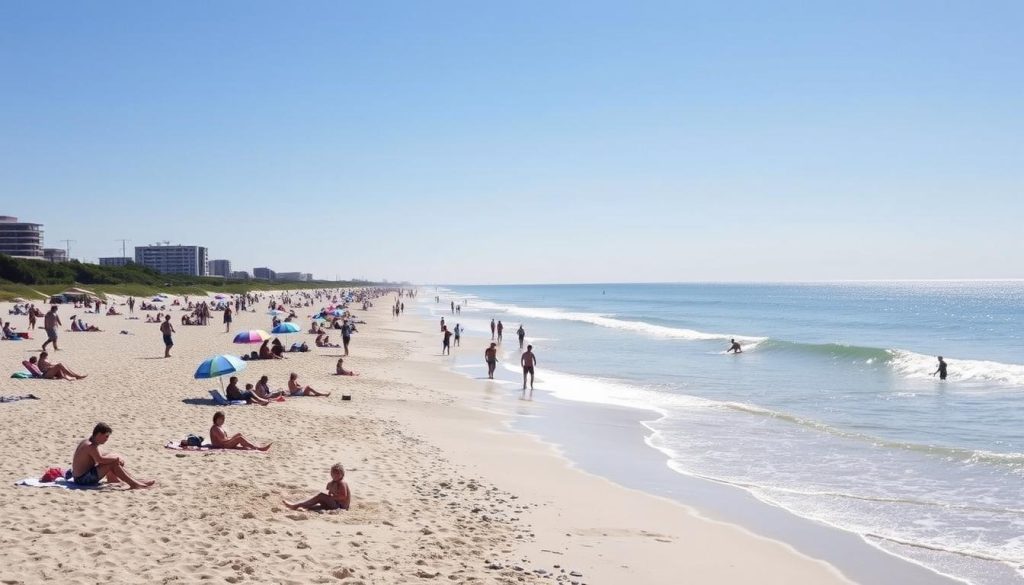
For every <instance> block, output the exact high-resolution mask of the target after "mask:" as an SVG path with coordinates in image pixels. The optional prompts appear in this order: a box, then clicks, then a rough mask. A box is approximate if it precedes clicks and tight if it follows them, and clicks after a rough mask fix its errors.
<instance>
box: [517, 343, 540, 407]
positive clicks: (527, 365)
mask: <svg viewBox="0 0 1024 585" xmlns="http://www.w3.org/2000/svg"><path fill="white" fill-rule="evenodd" d="M519 363H520V364H522V366H523V398H526V374H530V398H531V399H532V398H533V368H534V366H536V365H537V356H535V355H533V346H532V345H527V346H526V351H525V352H524V353H523V357H521V358H519Z"/></svg>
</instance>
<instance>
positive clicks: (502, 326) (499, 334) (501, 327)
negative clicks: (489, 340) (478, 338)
mask: <svg viewBox="0 0 1024 585" xmlns="http://www.w3.org/2000/svg"><path fill="white" fill-rule="evenodd" d="M504 330H505V326H504V325H502V324H501V320H498V343H501V332H502V331H504Z"/></svg>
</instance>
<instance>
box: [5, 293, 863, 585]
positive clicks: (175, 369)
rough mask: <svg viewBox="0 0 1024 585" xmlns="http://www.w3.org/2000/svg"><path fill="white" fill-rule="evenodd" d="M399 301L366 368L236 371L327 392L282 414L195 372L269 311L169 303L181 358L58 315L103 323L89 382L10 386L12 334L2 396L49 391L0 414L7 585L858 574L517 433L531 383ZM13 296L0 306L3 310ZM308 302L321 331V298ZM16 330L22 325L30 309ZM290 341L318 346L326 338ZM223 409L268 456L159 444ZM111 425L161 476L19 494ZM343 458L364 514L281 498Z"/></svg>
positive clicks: (279, 407) (86, 357) (28, 349)
mask: <svg viewBox="0 0 1024 585" xmlns="http://www.w3.org/2000/svg"><path fill="white" fill-rule="evenodd" d="M389 302H390V301H389V300H388V299H387V298H384V299H380V300H378V302H377V306H376V307H375V308H373V309H371V310H370V311H365V312H364V311H360V310H358V309H356V310H354V312H355V314H356V316H357V317H358V318H363V319H365V320H366V321H367V323H366V324H364V325H360V326H359V333H358V334H356V335H355V336H354V337H353V343H352V348H351V354H352V355H351V356H350V357H349V358H347V359H346V360H345V366H346V368H348V369H353V370H355V371H356V372H358V373H359V374H360V375H359V376H358V377H340V376H334V375H332V373H333V371H334V365H335V362H336V361H337V358H338V356H339V355H340V354H341V350H340V349H329V348H315V347H314V348H312V351H311V352H309V353H305V354H288V359H286V360H271V361H257V362H250V363H249V364H248V368H247V369H246V370H245V371H243V372H242V373H241V374H240V375H239V376H240V378H241V382H242V383H245V382H255V381H256V379H258V378H259V376H260V375H263V374H266V375H268V376H269V377H270V382H271V386H272V387H273V388H275V389H277V388H281V387H283V386H284V385H285V383H286V382H287V378H288V374H289V373H290V372H292V371H294V372H297V373H299V375H300V377H299V380H300V382H302V383H304V384H309V385H311V386H313V387H314V388H316V389H317V390H324V391H331V392H333V394H332V396H331V397H329V398H311V397H304V398H294V399H288V400H287V401H286V402H284V403H274V404H271V405H270V406H268V407H259V406H232V407H228V408H224V409H220V408H219V407H215V406H212V405H211V404H210V403H209V400H208V394H207V391H208V390H209V389H211V388H216V387H218V384H217V382H216V381H215V380H194V379H193V377H192V374H193V372H194V371H195V369H196V367H197V365H198V364H199V363H200V362H201V361H202V360H203V359H205V358H207V357H210V356H213V355H216V354H220V353H233V354H235V355H238V354H241V353H243V352H244V351H247V350H251V349H255V346H239V345H233V344H232V343H231V340H232V338H233V336H234V333H235V332H237V331H239V330H242V329H249V328H264V329H267V328H269V320H270V318H269V317H268V316H266V315H265V314H264V312H265V309H264V308H263V307H265V306H266V305H265V303H263V304H261V306H260V307H259V308H257V312H254V313H242V314H240V315H236V317H235V322H234V323H233V325H232V332H231V333H225V332H224V326H223V325H222V324H221V323H220V314H219V313H215V314H214V319H213V323H212V324H211V325H208V326H206V327H201V326H185V327H182V326H180V325H178V324H177V323H178V322H179V320H180V316H181V314H182V313H181V312H179V311H174V312H172V315H173V319H172V322H175V323H176V324H175V327H176V328H177V330H178V333H177V334H176V335H175V347H174V349H173V351H172V354H173V355H172V357H171V358H169V359H163V358H162V357H161V356H162V355H163V344H162V341H161V338H160V333H159V331H158V329H157V326H156V325H154V324H147V323H145V322H144V320H128V319H126V318H125V317H124V316H109V317H108V316H104V315H95V314H83V313H81V312H80V311H75V310H74V309H72V308H70V307H62V308H61V310H60V314H61V316H62V318H63V319H64V321H65V323H67V320H68V318H69V317H70V315H71V314H73V313H76V312H77V313H78V314H79V315H81V316H83V318H84V319H85V320H86V321H87V322H89V323H93V324H96V325H98V326H99V327H101V328H103V329H104V331H103V332H101V333H71V332H68V331H62V333H61V337H60V347H61V351H59V352H51V358H50V359H51V361H53V362H63V363H65V364H66V365H67V366H68V367H70V368H71V369H73V370H75V371H77V372H79V373H85V374H88V378H86V379H84V380H80V381H73V382H68V381H60V380H54V381H43V380H14V379H10V380H8V379H6V376H7V375H9V374H10V373H11V372H14V371H17V370H21V369H22V368H21V367H20V362H21V361H22V360H24V359H27V358H28V357H29V356H31V355H33V354H36V353H37V352H38V349H39V346H40V344H41V343H42V341H43V338H44V337H45V334H44V333H43V332H42V330H41V329H39V330H36V331H34V332H33V339H32V340H31V341H24V342H11V341H3V342H0V364H3V365H4V366H5V369H4V370H3V375H4V384H3V389H2V391H0V394H2V395H8V396H9V395H22V394H28V393H32V394H34V395H36V396H38V397H40V400H22V401H18V402H11V403H2V404H0V437H2V440H3V443H4V445H6V450H7V452H6V453H5V454H4V456H3V458H2V460H0V480H2V481H0V529H2V530H0V582H3V583H41V582H44V581H51V580H59V581H60V582H62V583H69V584H76V583H83V584H84V583H96V582H114V583H201V582H207V581H208V582H222V581H226V582H229V583H335V582H339V583H348V584H355V583H417V582H424V583H426V582H445V583H540V582H564V583H572V582H576V583H589V584H597V583H634V584H636V583H666V584H669V583H672V584H675V583H755V582H756V583H797V584H799V583H813V584H829V583H845V582H849V581H847V580H846V579H844V578H843V577H842V576H841V575H840V574H839V573H838V572H837V571H835V570H834V569H833V568H832V567H831V566H829V565H828V564H826V563H824V562H821V561H819V560H814V559H810V558H808V557H806V556H803V555H801V554H799V553H797V552H796V551H795V550H793V549H792V548H791V547H789V546H787V545H785V544H783V543H780V542H777V541H772V540H768V539H765V538H761V537H758V536H756V535H754V534H752V533H750V532H748V531H746V530H744V529H742V528H740V527H738V526H734V525H731V524H725V523H720V522H714V521H711V520H708V519H705V518H702V517H701V516H700V515H699V514H697V513H696V512H695V511H694V510H691V509H689V508H687V507H685V506H681V505H679V504H677V503H674V502H671V501H668V500H665V499H661V498H657V497H654V496H650V495H647V494H644V493H642V492H638V491H635V490H629V489H626V488H623V487H620V486H618V485H616V484H614V483H612V482H610V481H607V480H605V479H602V478H600V477H596V476H593V475H589V474H587V473H584V472H582V471H580V470H578V469H575V468H574V467H572V466H571V465H570V464H569V462H568V461H567V460H566V459H564V458H563V457H561V456H560V455H559V454H558V452H557V450H555V449H553V448H552V447H551V446H549V445H546V444H544V443H542V442H540V441H539V440H537V439H536V438H534V437H531V436H528V435H525V434H522V433H516V432H512V431H509V430H508V429H507V427H506V425H505V424H504V423H503V421H504V420H505V418H507V416H508V415H507V408H508V406H507V405H508V403H510V402H511V403H513V404H515V405H516V406H515V408H517V409H527V411H528V409H529V408H531V403H526V402H519V401H515V400H512V401H509V400H494V396H495V395H500V396H502V397H504V398H507V397H508V395H512V396H515V395H518V392H519V390H518V389H517V388H515V387H510V386H508V385H507V384H499V383H497V382H489V381H481V380H473V379H469V378H467V377H464V376H460V375H457V374H454V373H452V372H449V371H447V370H446V369H445V368H446V365H448V364H450V363H451V362H450V358H447V357H444V358H442V357H440V355H439V354H440V337H439V335H438V333H437V331H436V325H434V324H431V323H428V322H426V321H425V320H422V319H419V318H418V317H415V316H413V315H411V314H408V313H407V314H406V315H403V316H402V317H400V318H397V319H396V318H394V317H392V316H391V315H390V314H389V306H388V305H389ZM11 306H12V305H11V304H10V303H0V316H2V317H4V320H8V319H7V318H6V317H7V309H9V308H10V307H11ZM117 308H118V309H119V310H126V309H127V308H126V307H121V306H118V307H117ZM296 312H297V313H298V314H299V315H300V316H301V317H302V319H300V320H299V325H300V326H302V328H303V329H306V328H307V327H308V319H307V318H306V315H308V314H310V313H311V310H310V309H308V308H297V309H296ZM147 314H153V313H147V312H140V311H136V315H138V316H141V317H142V319H144V318H145V316H146V315H147ZM10 320H11V321H12V323H13V324H14V325H15V326H16V327H17V328H19V329H21V330H24V329H26V328H27V318H26V317H23V316H20V317H19V316H11V318H10ZM64 329H67V327H66V326H65V327H64ZM122 330H124V331H127V332H128V334H120V333H119V332H120V331H122ZM335 338H337V339H335ZM282 340H283V341H285V342H286V345H288V344H290V343H291V342H292V341H300V340H305V341H307V342H308V343H310V344H311V345H312V340H313V337H312V336H310V335H307V334H305V333H302V334H293V335H289V336H282ZM332 340H334V341H340V335H332ZM483 349H484V342H483V341H482V340H473V339H470V338H463V345H462V347H460V348H456V352H458V353H463V354H467V353H468V354H469V355H473V354H478V355H481V356H482V354H483ZM225 383H226V380H225ZM343 393H344V394H351V395H352V400H351V401H343V400H341V395H342V394H343ZM217 410H224V412H225V413H226V414H227V422H226V424H225V426H226V427H227V428H228V429H229V430H230V431H231V432H241V433H243V434H244V435H246V436H247V437H248V438H249V439H251V440H253V441H256V442H266V441H273V447H272V448H271V449H270V451H269V452H268V453H265V454H263V453H251V452H249V453H224V452H213V453H208V452H203V453H182V452H179V451H174V450H169V449H165V448H164V447H163V445H164V444H165V443H167V442H168V441H171V440H173V441H177V440H179V439H181V438H182V437H184V436H185V435H186V434H188V433H196V434H199V435H202V436H204V437H208V436H209V427H210V424H211V422H210V421H211V418H212V415H213V413H214V412H216V411H217ZM98 421H104V422H106V423H108V424H110V425H111V426H112V427H113V429H114V432H113V434H112V436H111V439H110V442H109V443H108V444H107V445H106V446H105V447H104V450H107V451H116V452H119V453H121V454H123V455H124V456H125V458H126V459H127V462H128V465H127V467H128V470H129V471H130V472H131V473H133V474H135V475H136V476H139V477H143V478H154V479H156V480H157V482H158V483H157V485H156V486H155V487H154V488H152V489H149V490H140V491H128V490H125V489H122V488H120V487H117V486H111V487H107V488H104V489H101V490H88V491H87V490H74V491H72V490H61V489H56V488H39V489H33V488H26V487H16V486H15V485H14V484H15V482H16V481H17V480H19V479H22V478H27V477H39V476H40V475H41V474H42V473H43V471H44V470H46V468H48V467H51V466H60V467H67V466H68V465H69V463H70V459H71V454H72V451H73V449H74V447H75V445H76V444H77V442H78V441H80V440H81V439H82V438H84V437H87V436H88V435H89V433H90V431H91V429H92V427H93V425H95V423H96V422H98ZM336 462H340V463H342V464H344V465H345V468H346V472H347V473H346V481H347V482H348V484H349V486H350V487H351V490H352V494H353V496H352V507H351V509H350V510H348V511H334V512H306V511H299V512H293V511H290V510H288V509H286V508H285V507H284V506H283V505H282V504H281V500H282V498H288V499H297V498H303V499H304V498H307V497H309V496H311V495H313V494H315V493H317V492H318V491H321V490H323V489H324V486H325V484H326V483H327V482H328V481H329V480H330V475H329V469H330V466H331V465H332V464H334V463H336Z"/></svg>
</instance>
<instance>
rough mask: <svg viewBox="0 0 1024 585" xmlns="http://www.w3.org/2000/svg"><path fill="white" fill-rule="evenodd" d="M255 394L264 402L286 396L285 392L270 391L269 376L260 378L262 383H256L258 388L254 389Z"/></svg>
mask: <svg viewBox="0 0 1024 585" xmlns="http://www.w3.org/2000/svg"><path fill="white" fill-rule="evenodd" d="M253 392H255V393H256V395H257V396H259V397H260V398H262V399H264V400H271V399H273V398H277V397H279V396H284V390H275V391H271V390H270V378H268V377H267V376H260V381H259V382H256V388H254V389H253Z"/></svg>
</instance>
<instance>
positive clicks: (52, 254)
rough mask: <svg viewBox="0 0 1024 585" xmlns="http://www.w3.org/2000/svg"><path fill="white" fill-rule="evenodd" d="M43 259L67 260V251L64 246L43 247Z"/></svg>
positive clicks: (53, 260)
mask: <svg viewBox="0 0 1024 585" xmlns="http://www.w3.org/2000/svg"><path fill="white" fill-rule="evenodd" d="M43 259H44V260H47V261H49V262H67V261H68V251H67V250H65V249H64V248H43Z"/></svg>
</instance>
